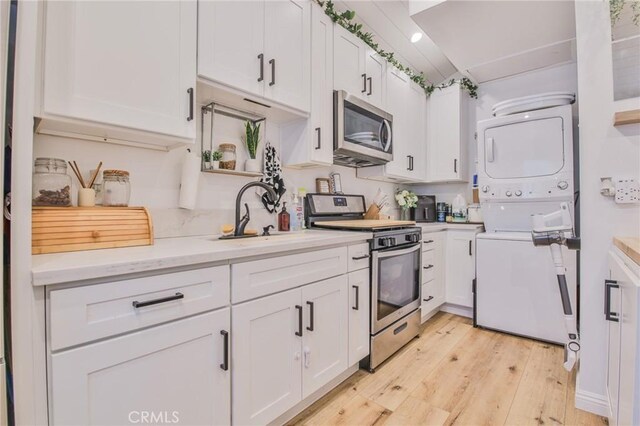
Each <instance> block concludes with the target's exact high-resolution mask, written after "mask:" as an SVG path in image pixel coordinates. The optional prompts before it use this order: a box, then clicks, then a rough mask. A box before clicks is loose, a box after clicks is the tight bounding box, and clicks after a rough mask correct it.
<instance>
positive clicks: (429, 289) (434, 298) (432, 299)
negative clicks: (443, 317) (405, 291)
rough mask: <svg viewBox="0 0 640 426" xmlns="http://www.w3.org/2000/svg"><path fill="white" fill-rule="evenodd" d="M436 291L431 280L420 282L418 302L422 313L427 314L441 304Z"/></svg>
mask: <svg viewBox="0 0 640 426" xmlns="http://www.w3.org/2000/svg"><path fill="white" fill-rule="evenodd" d="M436 293H437V292H436V289H435V285H434V283H433V282H431V283H426V284H422V299H421V302H420V306H421V308H422V315H426V314H428V313H429V312H431V311H432V310H434V309H435V308H437V307H438V306H440V305H441V304H442V300H441V297H438V294H436Z"/></svg>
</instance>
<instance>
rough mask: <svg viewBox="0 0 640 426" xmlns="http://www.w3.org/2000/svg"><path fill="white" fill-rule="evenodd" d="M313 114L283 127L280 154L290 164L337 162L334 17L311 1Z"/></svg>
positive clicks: (284, 161)
mask: <svg viewBox="0 0 640 426" xmlns="http://www.w3.org/2000/svg"><path fill="white" fill-rule="evenodd" d="M311 51H312V52H313V55H312V56H311V117H310V119H309V120H297V121H292V122H289V123H286V124H284V125H282V126H281V127H280V144H281V148H282V149H281V150H280V156H281V158H282V161H283V163H284V165H285V166H288V167H296V168H301V167H313V166H330V165H331V164H333V21H331V18H329V17H328V16H327V15H326V14H325V13H324V11H323V10H322V8H321V7H320V6H318V5H317V4H316V3H312V4H311Z"/></svg>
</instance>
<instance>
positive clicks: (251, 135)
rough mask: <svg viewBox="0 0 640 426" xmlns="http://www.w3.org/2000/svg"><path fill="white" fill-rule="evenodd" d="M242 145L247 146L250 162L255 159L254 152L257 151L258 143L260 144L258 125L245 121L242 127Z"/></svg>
mask: <svg viewBox="0 0 640 426" xmlns="http://www.w3.org/2000/svg"><path fill="white" fill-rule="evenodd" d="M244 131H245V136H244V143H246V144H247V150H248V151H249V157H250V158H251V159H252V160H255V159H256V152H257V150H258V143H259V142H260V123H257V124H256V123H254V122H252V121H247V122H246V123H245V125H244Z"/></svg>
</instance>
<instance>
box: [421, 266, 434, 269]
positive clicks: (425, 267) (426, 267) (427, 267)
mask: <svg viewBox="0 0 640 426" xmlns="http://www.w3.org/2000/svg"><path fill="white" fill-rule="evenodd" d="M422 268H423V269H431V268H433V265H427V266H423V267H422Z"/></svg>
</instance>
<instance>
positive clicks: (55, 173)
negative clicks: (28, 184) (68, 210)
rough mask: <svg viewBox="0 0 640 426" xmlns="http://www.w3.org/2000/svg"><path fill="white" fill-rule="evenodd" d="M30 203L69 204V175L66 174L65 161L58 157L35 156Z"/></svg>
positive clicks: (43, 204)
mask: <svg viewBox="0 0 640 426" xmlns="http://www.w3.org/2000/svg"><path fill="white" fill-rule="evenodd" d="M31 204H32V205H34V206H54V207H68V206H70V205H71V176H69V175H68V174H67V162H66V161H64V160H61V159H59V158H48V157H40V158H36V161H35V164H34V172H33V186H32V203H31Z"/></svg>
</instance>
